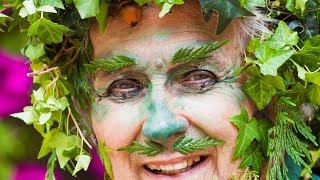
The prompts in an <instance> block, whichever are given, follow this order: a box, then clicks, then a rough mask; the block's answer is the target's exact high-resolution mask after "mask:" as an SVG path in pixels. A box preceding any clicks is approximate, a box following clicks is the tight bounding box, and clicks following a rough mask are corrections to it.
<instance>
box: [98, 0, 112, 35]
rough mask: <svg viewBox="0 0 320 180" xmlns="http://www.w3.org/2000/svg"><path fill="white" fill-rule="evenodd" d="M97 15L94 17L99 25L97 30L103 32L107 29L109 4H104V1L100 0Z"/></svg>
mask: <svg viewBox="0 0 320 180" xmlns="http://www.w3.org/2000/svg"><path fill="white" fill-rule="evenodd" d="M99 8H100V9H99V13H98V14H97V16H96V19H97V21H98V23H99V30H100V32H102V33H103V32H104V30H105V28H106V27H107V16H108V12H109V3H106V1H105V0H101V3H100V6H99Z"/></svg>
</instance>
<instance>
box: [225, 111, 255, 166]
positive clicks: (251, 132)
mask: <svg viewBox="0 0 320 180" xmlns="http://www.w3.org/2000/svg"><path fill="white" fill-rule="evenodd" d="M230 121H231V122H232V123H233V124H234V125H236V126H237V127H238V128H239V134H238V136H237V140H236V147H235V152H234V154H233V157H232V159H233V160H236V159H239V158H241V156H242V155H243V154H244V153H245V151H246V150H247V149H248V147H249V146H250V144H251V143H252V142H253V140H254V139H256V140H258V141H260V139H261V135H260V131H259V129H258V122H257V120H256V119H255V118H252V119H251V120H250V121H249V117H248V113H247V111H246V110H245V109H244V108H241V113H240V114H239V115H235V116H233V117H231V118H230Z"/></svg>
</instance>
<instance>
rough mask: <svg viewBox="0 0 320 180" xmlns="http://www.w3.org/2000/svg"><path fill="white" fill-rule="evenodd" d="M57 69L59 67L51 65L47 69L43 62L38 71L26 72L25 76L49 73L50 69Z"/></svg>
mask: <svg viewBox="0 0 320 180" xmlns="http://www.w3.org/2000/svg"><path fill="white" fill-rule="evenodd" d="M58 69H59V68H58V67H52V68H49V69H48V66H47V65H45V64H44V65H43V68H42V69H41V70H40V71H39V72H32V73H28V74H27V76H28V77H33V76H39V75H41V74H46V73H49V72H52V71H54V70H58Z"/></svg>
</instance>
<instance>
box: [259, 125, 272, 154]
mask: <svg viewBox="0 0 320 180" xmlns="http://www.w3.org/2000/svg"><path fill="white" fill-rule="evenodd" d="M258 127H259V131H260V134H261V141H260V144H261V149H262V153H263V155H264V157H265V158H267V153H268V152H267V150H268V131H269V129H270V128H272V127H273V123H272V121H270V120H268V119H261V120H259V121H258Z"/></svg>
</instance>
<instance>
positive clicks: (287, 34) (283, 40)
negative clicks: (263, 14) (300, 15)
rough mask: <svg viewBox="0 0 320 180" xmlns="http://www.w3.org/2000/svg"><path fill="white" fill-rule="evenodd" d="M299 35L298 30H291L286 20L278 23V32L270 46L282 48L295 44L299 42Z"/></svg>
mask: <svg viewBox="0 0 320 180" xmlns="http://www.w3.org/2000/svg"><path fill="white" fill-rule="evenodd" d="M298 40H299V37H298V33H297V32H293V31H291V30H290V28H289V27H288V25H287V24H286V23H285V22H284V21H280V22H279V23H278V28H277V29H276V32H275V33H274V35H273V36H272V38H271V39H270V44H269V45H270V47H271V48H272V49H281V48H283V47H284V46H286V45H288V46H293V45H296V44H297V43H298Z"/></svg>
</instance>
